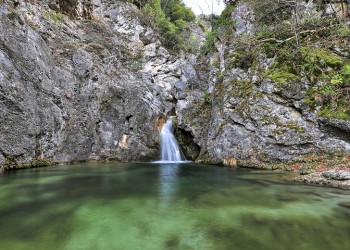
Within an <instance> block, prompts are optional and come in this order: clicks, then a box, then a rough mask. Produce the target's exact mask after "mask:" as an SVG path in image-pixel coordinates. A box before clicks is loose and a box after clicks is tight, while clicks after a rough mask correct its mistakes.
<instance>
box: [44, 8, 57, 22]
mask: <svg viewBox="0 0 350 250" xmlns="http://www.w3.org/2000/svg"><path fill="white" fill-rule="evenodd" d="M43 17H45V18H47V19H51V20H52V21H53V22H54V24H61V23H62V14H61V13H59V12H57V11H54V10H51V11H49V12H44V13H43Z"/></svg>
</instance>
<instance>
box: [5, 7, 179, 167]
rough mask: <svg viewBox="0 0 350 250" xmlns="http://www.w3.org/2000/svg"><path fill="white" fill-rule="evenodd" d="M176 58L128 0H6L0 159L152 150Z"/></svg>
mask: <svg viewBox="0 0 350 250" xmlns="http://www.w3.org/2000/svg"><path fill="white" fill-rule="evenodd" d="M92 5H93V6H94V8H92V7H91V6H92ZM78 17H79V18H78ZM92 17H93V18H92ZM91 18H92V19H93V20H90V19H91ZM183 65H185V60H184V59H181V58H180V57H177V58H176V57H174V56H172V55H170V54H169V53H168V51H167V50H166V49H165V48H164V47H162V45H161V44H160V42H159V40H158V39H157V34H156V33H155V32H154V31H153V30H152V29H150V28H148V27H147V26H145V25H144V23H143V21H142V15H141V14H140V12H139V11H138V10H137V8H136V7H135V6H134V5H132V4H129V3H126V2H123V1H92V0H60V1H56V2H54V1H40V2H35V1H20V2H18V3H14V2H13V1H5V3H4V4H1V6H0V79H1V80H0V110H1V115H0V131H1V133H0V164H3V163H5V162H9V161H11V162H12V163H13V162H16V163H21V162H29V161H31V160H33V159H37V158H49V159H52V160H53V161H54V162H74V161H85V160H101V159H116V160H120V161H133V160H156V159H158V158H159V156H158V155H159V145H158V144H159V143H158V141H159V131H158V128H157V127H156V125H155V123H156V120H157V119H158V118H159V117H162V116H166V115H167V113H169V112H171V111H172V110H173V109H174V104H173V100H174V97H173V95H174V93H173V91H172V90H173V88H174V86H175V84H176V83H177V82H179V81H180V78H181V76H182V67H183Z"/></svg>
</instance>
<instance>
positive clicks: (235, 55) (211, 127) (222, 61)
mask: <svg viewBox="0 0 350 250" xmlns="http://www.w3.org/2000/svg"><path fill="white" fill-rule="evenodd" d="M315 6H316V5H315V4H313V3H312V1H308V3H306V2H305V6H304V5H302V6H301V8H302V10H303V12H302V13H303V15H305V18H307V17H309V16H310V15H312V16H315V17H318V18H320V16H319V15H320V14H319V11H318V10H317V9H316V7H315ZM247 13H248V14H247ZM231 18H233V20H234V21H235V24H236V26H235V28H236V32H235V33H236V34H235V35H236V36H239V35H242V34H244V35H247V36H251V35H253V34H254V32H255V31H256V27H254V25H253V24H252V23H253V21H254V13H252V12H251V10H250V8H249V6H248V5H247V4H246V3H245V2H244V1H241V2H237V3H236V6H235V10H234V11H233V13H232V15H231ZM232 44H234V42H232ZM232 44H230V42H227V41H226V43H225V44H220V42H218V43H217V44H215V45H216V50H217V52H216V53H212V54H210V55H209V57H208V58H205V62H204V63H203V62H202V63H201V64H198V65H197V67H196V70H197V82H198V83H197V85H198V86H200V87H197V88H196V89H193V90H192V89H189V88H188V89H187V90H186V91H182V92H181V95H180V94H178V95H177V96H179V99H180V100H179V101H178V102H177V106H176V112H177V114H178V122H179V127H180V128H181V129H184V130H186V131H187V132H189V133H190V134H191V135H192V136H193V137H194V139H193V140H194V141H195V142H196V143H197V144H198V145H199V146H200V149H201V152H200V155H199V157H198V159H197V160H198V161H204V162H210V163H219V164H225V162H228V161H231V160H232V161H233V162H234V159H237V160H238V164H240V165H252V166H259V164H260V163H261V162H268V161H276V160H277V161H280V160H297V159H303V158H304V157H307V156H309V155H349V154H350V137H349V131H350V130H349V127H350V122H349V121H348V120H340V119H333V118H322V117H320V116H318V114H317V110H311V109H310V107H309V106H308V105H307V104H306V99H307V96H306V93H307V92H308V91H309V90H310V88H311V86H312V84H311V83H310V80H309V79H307V78H306V77H302V76H301V77H295V78H291V79H287V80H286V81H278V80H272V79H270V78H269V77H267V76H266V75H268V74H265V75H264V74H262V73H261V72H268V70H271V69H273V65H274V62H275V60H276V59H275V58H274V57H268V56H267V55H266V54H264V53H260V54H258V55H256V54H255V55H254V56H255V57H254V58H253V59H254V65H253V64H252V63H251V61H249V60H250V59H251V58H245V54H244V53H249V52H250V51H249V48H247V49H246V50H245V52H244V51H243V52H242V48H240V49H241V50H240V51H237V50H235V49H236V48H235V47H234V45H232ZM344 46H345V45H344ZM344 46H343V47H344ZM345 49H346V48H345ZM339 51H342V49H339ZM344 56H345V57H346V55H345V54H344ZM344 60H347V59H344ZM205 64H206V65H205ZM204 65H205V66H204ZM203 67H206V68H209V71H208V70H207V73H208V74H206V73H203V71H202V68H203ZM320 84H321V83H320ZM183 92H185V93H186V95H184V94H183ZM180 97H181V98H180Z"/></svg>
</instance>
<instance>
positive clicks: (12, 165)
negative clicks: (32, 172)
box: [3, 157, 53, 170]
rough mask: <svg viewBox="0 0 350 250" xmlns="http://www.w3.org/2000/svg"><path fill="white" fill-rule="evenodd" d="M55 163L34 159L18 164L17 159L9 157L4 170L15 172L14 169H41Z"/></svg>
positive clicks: (48, 160)
mask: <svg viewBox="0 0 350 250" xmlns="http://www.w3.org/2000/svg"><path fill="white" fill-rule="evenodd" d="M52 164H53V162H52V161H51V160H50V159H45V158H44V159H34V160H32V161H31V162H27V163H18V162H16V160H15V159H13V158H11V157H8V158H7V159H6V162H5V164H4V166H3V167H4V169H6V170H14V169H23V168H39V167H47V166H51V165H52Z"/></svg>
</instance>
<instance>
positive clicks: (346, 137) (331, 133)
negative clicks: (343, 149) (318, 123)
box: [321, 125, 350, 144]
mask: <svg viewBox="0 0 350 250" xmlns="http://www.w3.org/2000/svg"><path fill="white" fill-rule="evenodd" d="M321 131H322V132H323V133H325V134H326V135H327V137H333V138H336V139H339V140H342V141H345V142H347V143H349V144H350V133H349V132H347V131H344V130H342V129H340V128H337V127H334V126H331V125H324V126H322V127H321Z"/></svg>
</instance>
